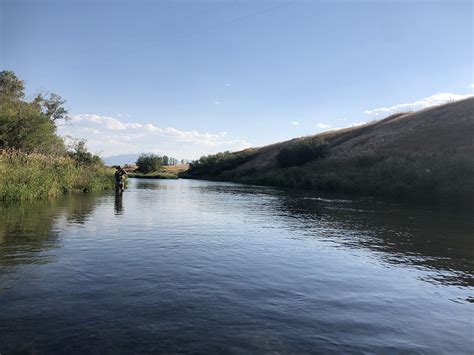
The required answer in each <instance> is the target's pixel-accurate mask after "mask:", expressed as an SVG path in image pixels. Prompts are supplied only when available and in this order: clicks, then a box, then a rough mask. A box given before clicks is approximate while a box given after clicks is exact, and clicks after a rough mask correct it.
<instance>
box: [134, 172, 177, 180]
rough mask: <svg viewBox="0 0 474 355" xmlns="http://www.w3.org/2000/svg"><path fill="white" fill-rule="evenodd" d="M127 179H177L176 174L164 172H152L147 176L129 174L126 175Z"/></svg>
mask: <svg viewBox="0 0 474 355" xmlns="http://www.w3.org/2000/svg"><path fill="white" fill-rule="evenodd" d="M127 175H128V177H129V178H136V179H178V175H177V174H170V173H165V172H162V173H161V172H154V173H149V174H142V173H130V174H127Z"/></svg>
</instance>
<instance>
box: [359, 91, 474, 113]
mask: <svg viewBox="0 0 474 355" xmlns="http://www.w3.org/2000/svg"><path fill="white" fill-rule="evenodd" d="M473 96H474V95H471V94H467V95H458V94H451V93H439V94H435V95H432V96H430V97H426V98H424V99H421V100H418V101H413V102H409V103H402V104H397V105H394V106H390V107H380V108H375V109H372V110H365V111H364V113H365V114H366V115H374V116H378V115H381V114H382V115H386V116H388V115H391V114H393V113H397V112H400V111H412V110H419V109H423V108H426V107H430V106H434V105H441V104H444V103H446V102H450V101H458V100H462V99H467V98H469V97H473Z"/></svg>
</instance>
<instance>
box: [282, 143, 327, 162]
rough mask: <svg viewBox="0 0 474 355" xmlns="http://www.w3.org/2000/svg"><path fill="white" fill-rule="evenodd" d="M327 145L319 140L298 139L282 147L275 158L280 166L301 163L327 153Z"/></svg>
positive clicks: (321, 156)
mask: <svg viewBox="0 0 474 355" xmlns="http://www.w3.org/2000/svg"><path fill="white" fill-rule="evenodd" d="M327 152H328V145H327V144H326V143H324V142H323V141H320V140H311V141H299V142H295V143H293V144H290V145H289V146H288V147H284V148H282V149H281V150H280V152H278V154H277V156H276V159H277V161H278V165H279V166H280V167H281V168H287V167H290V166H298V165H303V164H305V163H307V162H310V161H312V160H316V159H319V158H323V157H325V156H326V155H327Z"/></svg>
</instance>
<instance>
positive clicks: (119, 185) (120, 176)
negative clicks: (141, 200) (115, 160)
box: [115, 165, 127, 192]
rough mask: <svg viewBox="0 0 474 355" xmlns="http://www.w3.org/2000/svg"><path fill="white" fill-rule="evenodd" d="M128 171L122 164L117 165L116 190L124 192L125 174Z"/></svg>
mask: <svg viewBox="0 0 474 355" xmlns="http://www.w3.org/2000/svg"><path fill="white" fill-rule="evenodd" d="M126 174H127V172H126V171H125V170H123V169H122V168H121V167H120V165H117V166H115V191H117V192H123V191H124V190H125V182H124V179H125V176H124V175H126Z"/></svg>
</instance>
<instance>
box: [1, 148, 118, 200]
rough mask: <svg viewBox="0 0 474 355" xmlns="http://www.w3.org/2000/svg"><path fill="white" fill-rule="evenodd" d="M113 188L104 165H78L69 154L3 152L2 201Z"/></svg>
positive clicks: (110, 176) (111, 178)
mask: <svg viewBox="0 0 474 355" xmlns="http://www.w3.org/2000/svg"><path fill="white" fill-rule="evenodd" d="M108 188H113V173H112V171H110V170H107V169H106V168H105V167H104V166H103V165H85V164H78V163H77V162H76V161H75V160H74V159H72V158H70V157H67V156H47V155H43V154H35V153H31V154H26V153H22V152H18V151H7V152H4V153H3V154H1V155H0V200H3V201H11V200H33V199H39V198H45V197H54V196H58V195H61V194H63V193H66V192H71V191H97V190H103V189H108Z"/></svg>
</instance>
